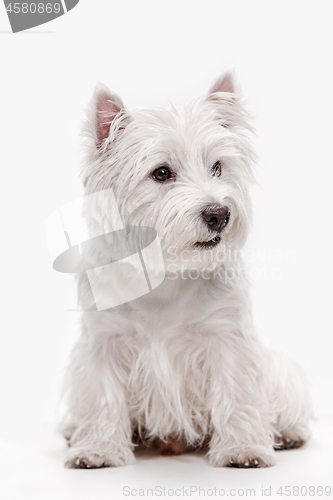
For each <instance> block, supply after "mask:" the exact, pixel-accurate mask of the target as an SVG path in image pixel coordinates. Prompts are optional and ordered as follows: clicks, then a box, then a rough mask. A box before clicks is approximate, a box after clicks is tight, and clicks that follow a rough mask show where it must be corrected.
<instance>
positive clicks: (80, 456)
mask: <svg viewBox="0 0 333 500" xmlns="http://www.w3.org/2000/svg"><path fill="white" fill-rule="evenodd" d="M134 463H135V458H134V454H133V452H132V451H131V450H123V451H122V453H117V454H116V453H108V452H84V451H81V452H78V451H76V452H75V450H72V451H71V454H70V456H69V457H68V460H67V461H66V463H65V467H66V468H67V469H101V468H103V467H121V466H123V465H133V464H134Z"/></svg>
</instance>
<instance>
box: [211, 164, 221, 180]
mask: <svg viewBox="0 0 333 500" xmlns="http://www.w3.org/2000/svg"><path fill="white" fill-rule="evenodd" d="M212 175H213V177H220V175H221V163H220V162H219V161H216V162H215V163H214V165H213V166H212Z"/></svg>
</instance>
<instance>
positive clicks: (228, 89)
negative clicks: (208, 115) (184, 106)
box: [206, 71, 250, 128]
mask: <svg viewBox="0 0 333 500" xmlns="http://www.w3.org/2000/svg"><path fill="white" fill-rule="evenodd" d="M206 102H207V103H208V104H209V106H213V108H214V111H215V116H216V119H217V120H218V121H219V123H220V125H222V127H224V128H229V127H234V126H236V125H243V126H245V127H247V128H250V126H249V123H248V115H247V113H246V111H245V109H244V107H243V104H242V98H241V93H240V89H239V87H238V85H237V84H236V81H235V76H234V72H233V71H227V72H225V73H223V74H222V75H221V76H220V77H219V78H218V79H217V80H216V82H215V83H214V84H213V85H212V87H211V88H210V90H209V92H208V95H207V96H206Z"/></svg>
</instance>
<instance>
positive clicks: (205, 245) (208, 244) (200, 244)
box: [194, 235, 221, 250]
mask: <svg viewBox="0 0 333 500" xmlns="http://www.w3.org/2000/svg"><path fill="white" fill-rule="evenodd" d="M220 241H221V236H219V235H216V236H214V238H212V239H211V240H206V241H197V242H196V243H194V246H195V248H201V249H203V250H210V249H211V248H214V247H216V246H217V245H218V244H219V243H220Z"/></svg>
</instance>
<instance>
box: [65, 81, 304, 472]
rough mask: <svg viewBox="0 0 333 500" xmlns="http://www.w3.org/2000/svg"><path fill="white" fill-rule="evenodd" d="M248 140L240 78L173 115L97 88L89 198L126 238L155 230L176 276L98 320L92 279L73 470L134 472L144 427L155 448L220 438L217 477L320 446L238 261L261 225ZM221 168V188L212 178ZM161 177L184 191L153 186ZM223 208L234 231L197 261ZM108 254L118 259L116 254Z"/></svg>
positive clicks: (70, 419) (71, 389) (77, 355)
mask: <svg viewBox="0 0 333 500" xmlns="http://www.w3.org/2000/svg"><path fill="white" fill-rule="evenodd" d="M103 120H104V121H103ZM101 124H102V125H103V127H101ZM106 125H109V127H106ZM106 128H107V135H104V136H103V133H104V134H105V129H106ZM250 134H251V127H250V125H249V117H248V114H247V112H246V111H245V109H244V106H243V103H242V98H241V95H240V93H239V90H238V89H236V88H235V83H234V81H233V77H232V75H230V74H226V75H223V76H222V77H221V78H219V79H218V81H217V82H216V83H215V85H214V86H213V87H212V89H211V91H210V92H209V93H208V94H207V95H206V96H204V97H203V98H201V99H200V100H198V101H197V102H195V103H192V104H190V105H188V106H186V107H183V108H181V109H178V108H175V107H173V108H172V109H171V110H170V111H165V110H163V109H156V110H142V109H139V110H134V111H132V112H129V111H128V110H126V108H125V107H124V105H123V104H122V101H121V99H120V98H119V97H118V96H115V95H114V94H112V93H110V91H109V90H108V89H106V88H105V87H103V86H99V87H98V88H97V90H96V92H95V95H94V98H93V100H92V102H91V105H90V108H89V110H88V118H87V122H86V124H85V136H86V161H85V164H84V166H83V170H82V178H83V181H84V183H85V186H86V192H87V193H92V192H97V191H101V190H105V189H107V188H112V189H113V192H114V194H115V197H116V199H117V204H118V208H119V210H120V214H121V217H122V219H123V221H124V223H125V225H131V226H140V225H142V226H151V227H154V228H155V229H156V230H157V232H158V235H159V238H160V240H161V244H162V249H163V253H164V259H165V266H166V270H167V274H166V279H165V280H164V282H163V283H162V285H160V286H159V287H158V288H156V289H155V290H153V291H152V292H150V293H149V294H147V295H145V296H142V297H140V298H138V299H136V300H133V301H131V302H129V303H127V304H125V305H122V306H119V307H115V308H113V309H110V310H106V311H100V312H97V311H96V310H93V311H91V310H92V309H94V301H93V297H92V294H91V291H90V289H89V286H88V281H87V279H86V277H85V276H84V275H82V276H81V277H80V279H79V299H80V304H81V306H82V308H83V309H84V310H85V312H84V313H83V318H82V336H81V338H80V340H79V342H78V343H77V345H76V346H75V348H74V351H73V353H72V357H71V362H70V365H69V368H68V372H67V377H66V382H65V387H66V390H67V402H68V415H67V417H66V419H65V423H64V429H65V431H64V433H65V435H66V436H67V437H68V438H69V439H70V448H69V456H68V461H67V466H69V467H100V466H103V465H104V466H109V465H113V466H118V465H126V464H131V463H133V462H134V455H133V446H134V445H133V444H132V433H133V430H134V429H136V428H138V429H139V432H141V433H142V434H144V436H145V437H146V438H149V439H151V440H153V439H155V438H159V439H160V440H161V441H168V440H170V439H175V440H177V439H178V438H179V440H182V441H183V442H186V443H187V445H193V446H196V445H200V444H202V443H203V442H204V441H207V439H208V440H209V441H210V444H209V451H208V455H209V460H210V463H211V464H212V465H214V466H225V465H229V464H230V463H234V464H239V465H240V466H242V465H244V466H257V465H259V466H268V465H272V464H273V463H274V452H273V444H274V441H281V440H283V441H284V443H289V442H290V441H288V439H289V440H291V441H296V442H297V443H298V444H301V443H302V442H305V441H306V440H307V439H308V438H309V429H308V423H309V420H310V418H311V417H312V408H311V403H310V400H309V396H308V392H307V386H306V382H305V380H304V375H303V373H302V371H301V369H300V368H299V367H297V366H296V364H295V363H294V362H292V361H288V360H286V359H283V358H281V357H279V356H278V355H277V354H274V353H272V352H270V351H269V350H268V349H267V348H266V347H265V346H264V345H263V343H262V342H261V340H260V339H259V338H258V336H257V334H256V332H255V330H254V328H253V323H252V313H251V303H250V296H249V286H248V283H247V280H246V277H245V275H244V271H243V268H244V264H243V262H242V256H241V251H240V250H241V248H242V246H243V245H244V242H245V240H246V237H247V233H248V229H249V224H250V221H251V204H250V200H249V194H248V189H249V185H250V183H251V182H252V181H253V165H254V161H255V157H254V154H253V151H252V149H251V144H250ZM217 160H219V161H220V162H221V165H222V175H221V176H220V177H214V176H212V173H211V167H212V165H213V164H214V163H215V162H216V161H217ZM161 164H163V165H164V164H168V165H169V166H170V168H172V170H173V172H174V173H175V177H174V179H173V180H171V181H167V182H161V183H158V182H156V181H155V180H154V179H153V178H152V177H151V173H152V172H153V171H154V170H155V169H156V168H157V167H158V166H160V165H161ZM104 197H105V194H104V193H103V192H101V194H100V196H99V198H98V203H97V204H96V206H94V207H93V209H92V207H90V209H89V210H86V211H85V217H86V219H87V221H88V224H89V227H90V228H92V227H94V226H95V225H102V226H103V224H104V223H106V221H107V222H108V224H109V219H110V218H111V219H112V210H111V211H108V210H106V209H105V207H106V206H107V200H105V199H104ZM214 205H227V206H228V207H229V208H230V212H231V218H230V221H229V224H228V225H227V227H226V229H225V231H224V232H223V233H222V234H221V236H222V239H221V242H220V243H219V245H218V246H217V247H215V248H214V249H213V250H197V249H196V248H195V247H194V244H195V242H197V241H203V240H208V239H210V238H212V237H213V236H214V235H215V234H217V233H214V234H212V232H211V231H210V230H209V228H208V227H207V226H206V225H205V224H204V222H203V221H202V218H201V215H200V214H201V212H202V210H203V209H204V208H205V207H206V206H214ZM100 252H101V253H103V252H106V253H107V252H110V248H109V247H108V246H107V244H106V243H105V245H104V246H103V245H102V248H101V249H100ZM96 258H97V257H96V255H95V254H92V255H91V256H90V259H91V261H92V262H94V259H96ZM230 276H232V278H230ZM193 277H195V278H196V279H194V278H193ZM105 279H107V276H105ZM125 279H126V277H125V276H124V280H125ZM89 310H90V311H89Z"/></svg>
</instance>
